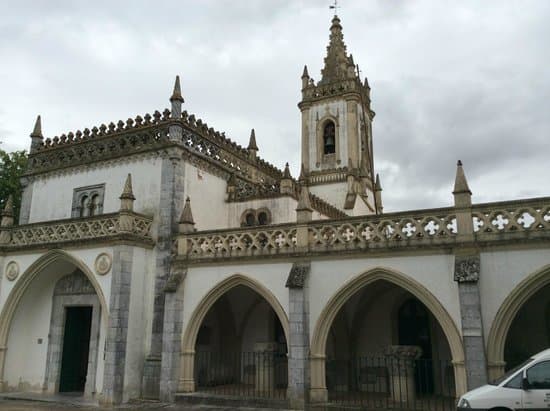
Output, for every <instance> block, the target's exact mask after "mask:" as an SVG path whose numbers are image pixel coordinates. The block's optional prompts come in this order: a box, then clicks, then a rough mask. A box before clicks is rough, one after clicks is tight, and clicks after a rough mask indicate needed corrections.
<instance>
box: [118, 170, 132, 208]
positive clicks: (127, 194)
mask: <svg viewBox="0 0 550 411" xmlns="http://www.w3.org/2000/svg"><path fill="white" fill-rule="evenodd" d="M119 198H120V210H121V211H133V209H134V200H135V199H136V198H135V197H134V192H133V190H132V175H131V174H130V173H128V177H126V181H125V182H124V189H123V190H122V194H121V195H120V197H119Z"/></svg>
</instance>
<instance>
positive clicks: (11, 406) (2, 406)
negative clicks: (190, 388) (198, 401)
mask: <svg viewBox="0 0 550 411" xmlns="http://www.w3.org/2000/svg"><path fill="white" fill-rule="evenodd" d="M101 409H102V408H99V407H94V406H84V405H77V404H74V403H72V404H71V403H61V402H40V401H24V400H12V399H0V411H34V410H40V411H56V410H78V411H92V410H94V411H97V410H101ZM108 409H111V408H108ZM114 409H115V410H147V411H156V410H170V411H179V410H185V411H236V410H248V411H262V409H259V408H234V407H212V406H201V405H195V406H190V405H181V404H162V403H158V402H136V403H132V404H124V405H120V406H118V407H115V408H114Z"/></svg>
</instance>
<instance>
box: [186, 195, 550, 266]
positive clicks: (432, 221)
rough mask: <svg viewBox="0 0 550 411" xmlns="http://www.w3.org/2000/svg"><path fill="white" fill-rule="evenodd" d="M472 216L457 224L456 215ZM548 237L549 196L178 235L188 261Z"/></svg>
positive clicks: (549, 231) (549, 223)
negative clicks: (468, 222) (461, 223)
mask: <svg viewBox="0 0 550 411" xmlns="http://www.w3.org/2000/svg"><path fill="white" fill-rule="evenodd" d="M459 214H460V215H461V216H462V217H464V216H465V219H464V221H468V220H470V221H471V224H470V225H469V227H466V226H463V227H459V224H458V222H457V216H458V215H459ZM541 238H543V239H544V238H546V239H550V197H544V198H536V199H529V200H517V201H508V202H499V203H487V204H476V205H473V206H472V207H468V208H465V209H464V208H460V209H459V208H454V207H448V208H439V209H427V210H415V211H407V212H399V213H388V214H381V215H371V216H362V217H350V218H346V219H340V220H318V221H310V222H307V223H303V224H297V223H292V224H280V225H272V226H266V227H254V228H238V229H227V230H212V231H202V232H193V233H188V234H181V235H180V236H179V238H178V243H179V245H178V254H179V256H180V258H185V259H188V260H208V259H220V258H238V257H256V256H258V257H260V256H261V257H265V256H267V257H270V256H278V255H293V254H296V255H299V254H303V253H316V252H319V253H321V252H330V251H333V252H341V251H345V252H348V251H349V252H353V251H361V250H368V249H390V248H391V249H395V248H402V247H422V246H431V247H437V246H447V247H448V246H450V245H454V244H460V243H463V242H478V243H484V242H493V241H511V240H523V239H541Z"/></svg>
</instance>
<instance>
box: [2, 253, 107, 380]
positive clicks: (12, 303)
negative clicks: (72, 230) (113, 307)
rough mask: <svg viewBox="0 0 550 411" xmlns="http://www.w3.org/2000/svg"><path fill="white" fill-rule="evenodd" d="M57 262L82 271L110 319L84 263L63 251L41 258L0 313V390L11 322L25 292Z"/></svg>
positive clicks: (32, 265) (95, 281)
mask: <svg viewBox="0 0 550 411" xmlns="http://www.w3.org/2000/svg"><path fill="white" fill-rule="evenodd" d="M56 261H65V262H68V263H70V264H73V265H74V266H75V267H77V268H78V269H80V270H81V271H82V272H83V273H84V275H86V277H87V278H88V280H89V281H90V282H91V283H92V285H93V287H94V289H95V292H96V293H97V296H98V298H99V302H100V305H101V310H102V311H103V312H104V313H105V316H104V317H103V318H104V321H106V319H107V318H108V313H109V308H108V305H107V302H106V300H105V296H104V294H103V291H102V290H101V286H100V285H99V283H98V282H97V280H96V278H95V277H94V274H93V273H92V271H91V270H90V269H89V268H88V267H87V266H86V264H84V262H82V261H80V260H78V259H77V258H76V257H74V256H72V255H71V254H69V253H67V252H65V251H62V250H51V251H48V252H47V253H45V254H44V255H42V256H41V257H39V258H38V259H37V260H36V261H35V262H33V263H32V264H31V265H30V266H29V268H27V270H25V272H24V273H23V274H22V275H21V276H20V277H19V279H18V280H17V281H16V283H15V285H14V286H13V288H12V290H11V291H10V294H9V296H8V298H7V299H6V302H5V304H4V308H3V309H2V312H1V313H0V390H1V389H2V388H3V387H4V364H5V360H6V350H7V343H8V336H9V330H10V327H11V322H12V320H13V316H14V314H15V311H16V309H17V307H18V306H19V302H20V301H21V298H22V297H23V295H24V294H25V291H26V290H27V288H28V287H29V286H30V284H31V283H32V281H33V280H34V279H35V278H36V277H37V276H38V275H39V274H40V273H41V272H42V270H44V269H45V268H46V267H48V266H49V265H50V264H53V263H55V262H56Z"/></svg>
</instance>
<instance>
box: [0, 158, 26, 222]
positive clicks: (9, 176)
mask: <svg viewBox="0 0 550 411" xmlns="http://www.w3.org/2000/svg"><path fill="white" fill-rule="evenodd" d="M26 168H27V153H26V152H25V151H14V152H12V153H7V152H5V151H4V150H1V149H0V209H1V210H3V209H4V204H5V202H6V200H7V199H8V197H9V196H10V195H13V212H14V217H15V221H16V222H17V221H18V220H19V209H20V208H21V195H22V192H23V188H22V187H21V181H20V179H21V176H22V175H23V173H24V171H25V169H26Z"/></svg>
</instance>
